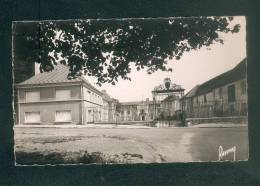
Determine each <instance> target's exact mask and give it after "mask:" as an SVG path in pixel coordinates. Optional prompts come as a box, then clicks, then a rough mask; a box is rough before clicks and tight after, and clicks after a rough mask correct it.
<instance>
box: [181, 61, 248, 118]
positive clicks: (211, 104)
mask: <svg viewBox="0 0 260 186" xmlns="http://www.w3.org/2000/svg"><path fill="white" fill-rule="evenodd" d="M181 103H182V110H183V111H184V112H185V113H186V116H187V117H188V118H212V117H233V116H247V82H246V59H244V60H242V61H241V62H240V63H239V64H238V65H237V66H235V67H234V68H233V69H231V70H229V71H227V72H225V73H223V74H221V75H219V76H217V77H215V78H213V79H210V80H209V81H207V82H205V83H203V84H201V85H197V86H196V87H194V88H193V89H192V90H190V91H189V92H188V93H187V94H186V95H185V96H184V97H183V98H182V101H181Z"/></svg>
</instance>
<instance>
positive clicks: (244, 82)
mask: <svg viewBox="0 0 260 186" xmlns="http://www.w3.org/2000/svg"><path fill="white" fill-rule="evenodd" d="M240 86H241V94H242V95H245V94H246V81H245V80H243V81H241V84H240Z"/></svg>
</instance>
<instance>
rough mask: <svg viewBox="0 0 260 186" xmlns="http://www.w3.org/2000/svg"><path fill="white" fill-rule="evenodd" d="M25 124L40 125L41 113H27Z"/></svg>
mask: <svg viewBox="0 0 260 186" xmlns="http://www.w3.org/2000/svg"><path fill="white" fill-rule="evenodd" d="M24 115H25V116H24V117H25V123H40V122H41V116H40V112H25V114H24Z"/></svg>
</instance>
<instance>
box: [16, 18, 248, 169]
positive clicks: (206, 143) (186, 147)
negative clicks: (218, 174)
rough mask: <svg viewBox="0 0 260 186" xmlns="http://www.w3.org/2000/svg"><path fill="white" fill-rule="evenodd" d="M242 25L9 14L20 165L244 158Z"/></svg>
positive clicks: (221, 20)
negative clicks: (43, 18) (25, 18)
mask: <svg viewBox="0 0 260 186" xmlns="http://www.w3.org/2000/svg"><path fill="white" fill-rule="evenodd" d="M245 26H246V21H245V17H243V16H235V17H190V18H183V17H176V18H174V17H169V18H140V19H137V18H135V19H131V18H127V19H75V20H73V19H70V20H46V21H20V22H19V21H18V22H13V67H14V68H13V71H14V82H15V85H14V119H15V124H14V134H15V135H14V138H15V148H14V149H15V152H14V153H15V158H16V165H46V164H93V163H97V164H107V163H115V164H132V163H173V162H209V161H240V160H247V159H248V127H247V123H248V122H247V110H248V109H247V108H248V107H247V77H246V67H247V59H246V31H245Z"/></svg>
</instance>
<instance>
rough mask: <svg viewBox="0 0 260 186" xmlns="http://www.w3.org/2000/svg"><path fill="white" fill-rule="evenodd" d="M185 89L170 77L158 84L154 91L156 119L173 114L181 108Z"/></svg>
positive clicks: (154, 115) (154, 114)
mask: <svg viewBox="0 0 260 186" xmlns="http://www.w3.org/2000/svg"><path fill="white" fill-rule="evenodd" d="M184 90H185V89H183V88H182V87H181V86H180V85H177V84H175V83H172V82H171V79H170V78H165V79H164V82H163V83H162V84H160V85H159V86H156V87H155V88H154V90H153V91H152V95H153V106H154V108H153V112H154V113H153V117H154V119H156V118H159V117H163V118H164V117H168V116H173V115H174V114H175V113H176V112H177V111H179V110H181V106H180V105H181V104H180V99H181V98H182V97H183V95H184Z"/></svg>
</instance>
